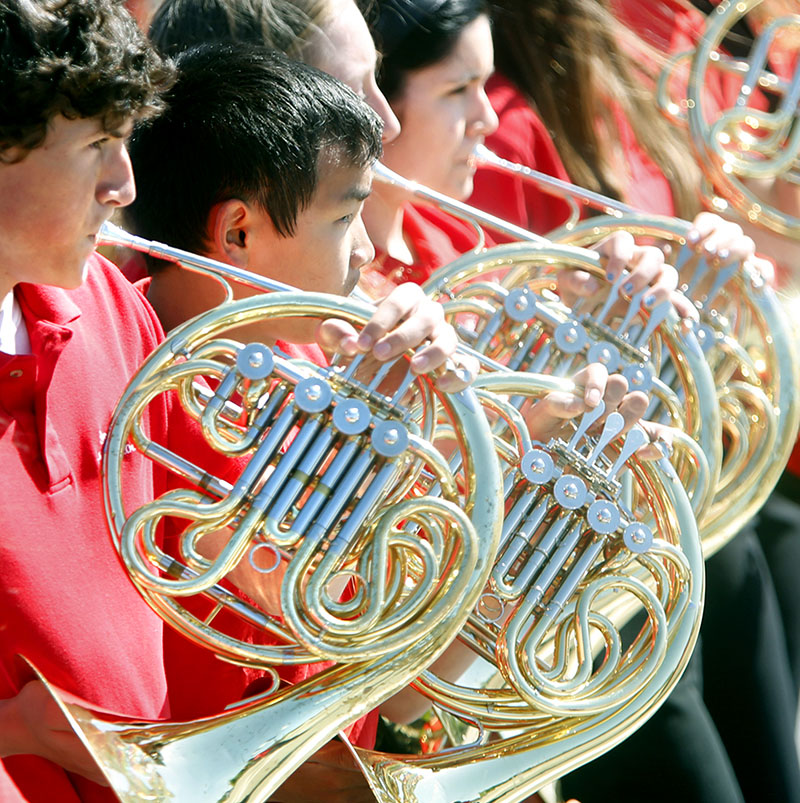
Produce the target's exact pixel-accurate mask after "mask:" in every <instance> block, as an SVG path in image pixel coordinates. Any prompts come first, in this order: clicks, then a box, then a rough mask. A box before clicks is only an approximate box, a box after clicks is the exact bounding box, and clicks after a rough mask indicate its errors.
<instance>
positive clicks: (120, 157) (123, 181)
mask: <svg viewBox="0 0 800 803" xmlns="http://www.w3.org/2000/svg"><path fill="white" fill-rule="evenodd" d="M95 194H96V197H97V200H98V202H99V203H101V204H104V205H107V206H127V205H128V204H130V203H133V200H134V198H136V184H135V183H134V180H133V168H132V167H131V160H130V157H129V156H128V149H127V148H126V147H125V142H124V140H122V139H120V140H118V141H113V142H112V143H110V147H109V148H108V150H107V151H106V153H105V156H104V159H103V165H102V169H101V173H100V177H99V178H98V182H97V189H96V193H95Z"/></svg>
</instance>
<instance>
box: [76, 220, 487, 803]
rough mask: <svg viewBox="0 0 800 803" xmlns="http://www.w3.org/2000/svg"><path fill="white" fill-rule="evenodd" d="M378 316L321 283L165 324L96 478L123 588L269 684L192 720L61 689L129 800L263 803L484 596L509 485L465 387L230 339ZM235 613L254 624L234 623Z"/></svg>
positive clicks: (426, 660)
mask: <svg viewBox="0 0 800 803" xmlns="http://www.w3.org/2000/svg"><path fill="white" fill-rule="evenodd" d="M106 236H109V235H108V234H107V235H106ZM134 244H141V243H134ZM156 246H157V244H152V248H155V247H156ZM147 247H148V248H150V247H151V246H147ZM158 248H163V246H158ZM178 253H179V252H174V253H173V254H172V256H175V255H176V254H178ZM187 259H188V257H187ZM196 261H197V262H198V263H200V262H202V265H201V267H202V268H203V269H204V270H212V271H213V270H216V269H217V266H215V265H214V264H212V262H211V261H210V260H202V258H197V260H196ZM220 269H221V270H223V274H222V275H223V279H224V280H225V281H227V280H228V278H230V277H228V276H226V274H225V269H224V266H222V268H220ZM233 272H235V271H233ZM233 278H234V279H237V280H238V277H237V276H234V277H233ZM252 283H255V284H257V283H258V277H252ZM371 313H372V309H371V308H370V307H368V306H365V305H361V304H358V303H356V302H353V301H350V300H347V299H341V298H336V297H332V296H325V295H323V294H313V293H300V292H285V291H282V292H273V293H271V294H260V295H258V296H255V297H251V298H247V299H243V300H240V301H235V302H231V303H229V304H226V305H224V306H222V307H220V308H218V309H215V310H211V311H210V312H207V313H205V314H203V315H201V316H198V317H197V318H195V319H193V320H192V321H189V322H187V323H186V324H184V325H183V326H181V327H179V328H178V329H176V330H174V331H173V332H172V333H171V335H170V337H169V338H168V340H167V341H166V342H165V343H164V344H162V345H161V346H160V347H159V348H158V349H157V350H156V351H155V352H154V353H153V354H152V355H151V357H150V358H149V359H148V361H147V362H146V363H145V364H144V365H143V366H142V368H141V369H140V370H139V371H138V372H137V374H136V376H135V377H134V379H133V380H132V382H131V384H130V386H129V387H128V389H127V390H126V392H125V393H124V395H123V397H122V399H121V400H120V402H119V405H118V407H117V410H116V412H115V415H114V418H113V421H112V424H111V427H110V429H109V435H108V438H107V441H106V444H105V447H104V457H103V481H104V496H105V505H106V513H107V518H108V522H109V527H110V530H111V534H112V540H113V542H114V544H115V546H116V548H117V549H118V550H119V552H120V554H121V556H122V558H123V562H124V564H125V567H126V569H127V571H128V573H129V575H130V577H131V579H132V581H133V582H134V584H135V585H136V586H137V588H138V589H139V591H140V592H141V594H142V596H143V597H144V599H145V600H146V601H147V602H148V604H150V605H151V606H152V607H153V608H154V609H155V610H156V612H157V613H159V614H160V615H161V616H162V617H163V618H164V619H165V620H166V621H167V622H168V623H169V624H171V625H172V626H174V627H176V628H177V629H178V630H179V631H180V632H182V633H183V634H184V635H186V636H187V637H189V638H191V639H193V640H195V641H196V642H197V643H199V644H201V645H202V646H205V647H208V648H209V649H212V650H213V651H214V652H215V653H216V654H217V655H218V656H220V657H221V658H223V659H225V660H229V661H232V662H234V663H240V664H248V665H251V666H257V667H262V668H264V669H266V670H267V674H268V675H270V676H271V677H272V679H273V681H274V682H273V687H272V688H271V689H270V690H269V691H268V692H266V693H265V694H264V695H262V696H261V697H260V698H259V699H253V700H251V701H245V702H244V703H243V704H242V705H241V706H238V707H236V708H235V709H233V710H231V711H229V712H227V713H224V714H220V715H218V716H214V717H209V718H205V719H202V720H198V721H195V722H188V723H131V722H124V721H116V720H110V719H109V717H108V716H107V715H102V714H94V713H92V712H91V711H87V710H83V709H80V708H77V707H75V706H73V705H72V704H71V703H64V707H65V710H66V711H67V712H68V714H69V716H70V717H71V719H72V721H73V723H74V724H75V725H76V727H77V730H78V732H79V734H80V735H81V738H83V740H84V742H85V743H86V745H87V746H88V747H89V749H90V751H91V752H92V753H93V755H94V756H95V758H96V760H97V761H98V764H99V765H100V767H101V768H102V770H103V771H104V773H105V775H106V777H107V779H108V781H109V783H110V784H111V786H112V788H113V789H114V791H115V792H116V794H117V796H118V797H119V799H120V800H122V801H124V802H125V803H128V801H131V802H132V801H141V800H170V801H176V802H177V801H186V803H189V802H190V801H191V803H197V802H198V801H209V802H211V801H222V800H225V801H252V802H253V803H255V801H263V800H265V799H266V798H267V797H268V796H269V795H270V794H271V793H272V792H273V791H274V790H275V789H276V788H278V787H279V786H280V785H281V783H282V782H283V781H284V780H285V779H286V778H287V777H288V776H289V775H290V774H291V773H292V772H293V771H294V769H296V767H297V766H298V765H299V764H301V763H302V762H303V761H304V760H305V759H306V758H307V757H308V756H309V755H311V754H312V753H313V752H315V751H316V750H317V749H318V748H319V747H321V746H322V745H323V744H324V743H326V742H327V741H328V740H330V739H331V738H332V737H333V736H335V734H336V733H337V732H338V731H339V730H340V729H341V728H342V727H344V726H346V725H348V724H349V723H351V722H353V721H354V720H355V719H357V718H358V717H360V716H362V715H364V714H365V713H367V712H368V711H370V710H371V709H372V708H374V707H375V706H376V705H378V704H379V703H380V702H381V701H383V700H384V699H385V698H387V697H388V696H390V695H392V694H393V693H394V692H396V691H398V690H400V689H402V688H403V687H405V686H406V685H407V684H408V682H409V681H410V680H412V679H413V678H414V677H415V676H417V675H418V674H419V672H420V671H421V670H422V669H424V668H425V667H426V666H427V665H429V664H430V662H431V661H432V660H433V659H434V658H435V657H436V656H437V655H439V654H440V653H441V652H442V651H443V650H444V649H445V648H446V647H447V645H448V644H449V642H450V641H452V639H453V637H454V636H455V635H456V634H457V632H459V630H460V629H461V627H462V626H463V623H464V621H465V619H466V617H467V615H468V613H469V610H470V609H471V608H472V607H473V606H474V604H475V603H476V601H477V599H478V596H479V594H480V590H481V589H482V588H483V586H484V585H485V583H486V581H487V579H488V573H489V571H490V570H491V567H492V562H493V556H494V554H495V552H496V549H497V544H498V538H499V534H500V527H501V523H502V489H501V485H500V471H499V466H498V461H497V458H496V455H495V451H494V443H493V437H492V435H491V433H490V430H489V428H488V424H487V421H486V418H485V416H484V414H483V411H482V407H481V405H480V404H479V403H478V401H477V398H476V397H475V395H474V393H473V392H472V391H464V392H462V393H458V394H445V393H441V392H439V391H438V390H437V389H436V388H435V386H434V385H433V384H432V382H431V381H430V380H429V379H427V378H425V377H421V376H416V375H414V374H412V373H411V371H410V369H409V368H408V364H407V361H408V359H409V357H410V356H412V355H405V356H403V357H401V358H400V359H399V360H397V361H395V362H394V363H393V364H385V365H384V366H382V367H380V368H375V367H374V366H367V365H364V364H363V362H364V361H363V358H356V359H354V360H352V361H351V362H349V363H348V364H334V365H331V366H330V367H327V368H319V367H317V366H315V365H313V364H311V363H309V362H308V361H306V360H302V359H292V358H290V357H289V356H288V355H286V354H284V353H283V352H282V351H281V350H280V349H279V348H277V347H275V346H267V345H266V344H264V343H261V342H257V341H256V342H249V343H243V342H241V338H242V337H246V334H247V327H248V325H255V324H258V325H259V326H260V327H263V326H264V324H265V321H266V320H269V321H270V322H271V323H273V324H274V323H275V322H276V321H278V320H281V321H282V322H284V323H285V322H286V321H287V320H291V321H294V322H296V321H297V320H299V319H303V320H306V321H307V320H308V319H312V320H313V319H315V318H320V319H321V318H329V317H337V318H340V319H344V320H347V321H349V322H351V323H353V324H354V325H355V326H356V327H358V326H360V325H363V323H365V322H366V320H368V318H369V317H370V315H371ZM390 372H394V373H393V374H392V376H391V377H390V378H387V377H388V374H389V373H390ZM168 396H174V397H177V398H179V399H180V400H181V404H182V407H183V409H184V411H185V413H186V415H187V417H188V418H189V419H194V421H195V422H196V426H197V429H198V437H199V433H200V431H202V436H203V439H204V440H205V442H206V444H207V445H208V446H209V447H210V448H213V449H214V450H215V451H216V452H217V453H218V454H219V455H222V456H223V458H224V461H225V465H227V466H230V468H231V470H230V471H227V470H226V471H225V475H224V476H222V475H221V474H220V473H218V472H219V471H220V469H218V470H217V472H215V473H212V474H210V473H208V470H207V466H206V465H204V463H203V462H202V461H200V460H198V458H197V456H195V453H194V451H193V452H192V454H191V455H180V454H176V453H175V452H173V451H172V449H171V448H170V444H169V443H157V442H155V441H153V440H152V439H151V438H150V436H149V434H148V433H149V425H148V420H149V416H151V415H159V414H160V412H159V411H162V410H163V409H164V402H165V398H166V397H168ZM442 422H446V424H447V426H448V428H449V431H450V432H451V433H454V437H450V438H449V439H448V454H446V455H445V454H443V453H441V452H440V451H439V450H438V448H437V447H436V445H435V444H434V443H433V438H434V437H435V434H436V427H437V426H443V424H442ZM132 451H136V452H137V453H138V455H137V456H135V457H134V456H132V455H131V454H130V452H132ZM201 453H202V450H199V452H198V454H201ZM223 458H220V459H219V460H217V459H215V460H214V463H213V464H214V465H215V466H218V465H220V464H221V463H222V461H223ZM456 458H457V460H456ZM132 459H150V460H152V461H153V462H154V463H155V464H156V465H157V466H158V467H159V469H158V470H160V469H163V470H164V471H165V472H166V474H167V475H168V476H169V477H171V478H172V479H173V482H170V483H168V487H172V489H171V490H167V491H166V492H165V493H163V494H161V495H160V496H159V497H158V498H156V499H155V500H145V501H143V500H140V499H135V498H131V496H130V489H128V488H127V487H126V479H125V478H126V470H125V466H126V465H127V463H128V462H129V461H130V460H132ZM451 460H452V461H454V462H455V463H457V465H458V469H457V471H456V472H454V471H453V470H451V468H450V466H449V464H448V462H449V461H451ZM220 534H222V535H223V536H224V538H223V541H222V543H221V544H220V543H219V541H218V540H217V539H218V536H219V535H220ZM207 539H211V540H210V542H209V541H208V540H207ZM209 543H210V544H211V546H209V545H208V544H209ZM241 589H243V591H242V590H241ZM223 609H225V610H226V612H227V615H226V616H220V615H219V614H220V612H221V611H222V610H223ZM232 622H233V623H235V626H234V627H232V626H231V623H232ZM242 625H244V626H246V628H247V629H248V631H252V632H256V633H260V634H261V635H260V637H256V638H248V637H241V626H242ZM245 635H246V634H245ZM319 660H329V661H331V662H333V664H332V665H331V666H330V667H329V668H327V669H324V670H323V671H321V672H320V673H319V674H317V675H314V676H313V677H310V678H308V679H307V680H304V681H302V682H300V683H298V684H297V685H295V686H292V687H289V688H279V687H278V686H279V684H278V679H277V674H276V672H275V667H277V666H280V665H283V664H297V663H310V662H315V661H319Z"/></svg>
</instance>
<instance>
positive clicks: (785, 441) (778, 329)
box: [477, 148, 800, 555]
mask: <svg viewBox="0 0 800 803" xmlns="http://www.w3.org/2000/svg"><path fill="white" fill-rule="evenodd" d="M477 156H478V159H479V160H480V161H481V162H482V163H484V164H487V165H490V166H492V167H493V168H495V169H499V170H504V171H507V172H512V173H513V174H514V175H517V176H519V177H520V178H522V179H524V180H527V181H532V182H534V183H535V184H536V185H537V186H539V187H540V188H542V189H544V190H545V191H547V192H550V193H552V194H555V195H558V196H559V197H570V198H576V199H578V200H579V201H581V202H582V203H583V204H586V205H588V206H590V207H592V208H594V209H599V210H601V211H604V212H606V213H607V214H606V215H605V216H601V217H593V218H590V219H587V220H585V221H582V222H577V221H576V220H575V219H574V218H573V219H572V220H570V221H567V223H565V224H564V225H563V226H562V227H561V228H560V229H557V230H555V231H553V232H551V233H550V236H551V237H552V238H553V240H554V241H555V242H558V243H562V244H565V245H570V246H579V247H586V246H588V245H590V244H592V243H595V242H597V241H599V240H600V239H602V238H603V237H605V236H607V235H608V234H610V233H612V232H613V231H616V230H623V231H627V232H630V233H631V234H633V235H634V236H637V237H642V238H645V239H646V240H647V241H650V242H652V241H653V240H656V241H661V242H664V243H666V244H668V245H670V246H671V248H672V249H673V261H674V265H675V267H676V268H677V269H678V271H679V275H680V278H681V285H680V289H681V290H682V291H683V292H684V293H685V294H686V295H687V296H688V297H689V298H691V299H692V301H693V302H694V303H695V305H696V306H697V308H698V310H699V312H700V317H701V323H700V327H699V329H698V331H697V335H698V339H699V341H700V343H701V346H702V349H703V352H704V353H705V355H706V359H707V360H708V361H709V363H710V365H711V367H712V370H713V376H714V384H715V386H716V394H717V396H718V400H719V405H720V409H721V411H722V423H723V429H724V441H725V444H726V450H725V458H724V463H723V465H722V468H721V473H720V475H719V478H718V481H717V482H716V484H715V487H714V488H713V489H712V493H713V497H714V498H713V501H712V503H711V505H710V507H709V508H708V510H707V512H706V513H704V514H702V515H701V517H700V522H699V524H700V532H701V537H702V540H703V548H704V550H705V552H706V554H707V555H711V554H713V553H714V552H715V551H716V550H717V549H719V548H720V547H721V546H722V545H723V544H724V543H725V542H726V541H727V540H728V539H730V538H732V537H733V536H734V535H735V534H736V533H737V532H738V531H739V530H740V529H741V527H742V525H743V524H744V523H745V522H746V521H747V520H748V519H749V518H750V517H751V516H752V515H753V514H754V513H755V512H756V511H757V510H758V509H759V508H760V507H761V505H762V504H763V503H764V502H765V501H766V499H767V497H768V496H769V494H770V493H771V491H772V489H773V488H774V486H775V483H776V482H777V481H778V479H779V477H780V474H781V472H782V471H783V468H784V466H785V464H786V461H787V460H788V458H789V454H790V452H791V449H792V445H793V444H794V440H795V437H796V433H797V428H798V423H799V422H800V409H798V401H797V388H798V387H800V386H799V385H798V382H799V381H800V376H799V374H798V361H797V336H796V334H795V331H794V327H793V325H792V323H791V321H790V320H789V318H788V315H787V312H786V310H785V309H784V307H783V305H782V303H781V302H780V300H779V299H778V297H777V296H776V294H775V293H774V291H773V290H772V289H771V288H770V287H768V286H767V285H766V284H765V282H764V281H763V280H762V279H761V277H760V276H759V275H758V274H757V273H756V272H755V271H754V269H752V268H751V266H750V265H749V264H731V265H727V266H725V267H719V266H716V265H713V264H709V262H708V260H706V259H705V258H704V256H703V255H702V254H701V253H698V252H697V250H696V249H694V248H692V247H691V245H690V244H689V242H688V241H687V238H686V234H687V232H688V230H689V228H690V225H691V224H690V223H688V222H687V221H683V220H679V219H677V218H669V217H663V216H655V215H644V214H643V213H641V212H638V211H636V210H635V209H633V208H632V207H630V206H628V205H627V204H624V203H621V202H620V201H617V200H615V199H613V198H607V197H606V196H603V195H600V194H598V193H594V192H591V191H589V190H585V189H583V188H580V187H575V186H574V185H572V184H569V183H567V182H564V181H560V180H559V179H555V178H553V177H551V176H547V175H545V174H542V173H540V172H539V171H536V170H531V169H530V168H528V167H526V166H524V165H516V164H514V163H512V162H509V161H508V160H505V159H500V158H499V157H497V156H496V155H494V154H492V153H491V151H489V150H488V149H487V148H480V149H479V150H478V153H477ZM692 434H694V433H692ZM695 437H697V436H696V435H695ZM720 447H721V444H720Z"/></svg>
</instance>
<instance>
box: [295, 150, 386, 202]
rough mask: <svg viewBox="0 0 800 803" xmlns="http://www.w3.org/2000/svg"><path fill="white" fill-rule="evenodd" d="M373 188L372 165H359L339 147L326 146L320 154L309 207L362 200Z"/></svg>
mask: <svg viewBox="0 0 800 803" xmlns="http://www.w3.org/2000/svg"><path fill="white" fill-rule="evenodd" d="M371 187H372V167H371V166H369V165H368V166H365V167H359V166H358V165H356V164H354V163H353V160H352V159H351V158H350V157H349V156H348V155H347V153H346V152H343V151H342V150H341V149H340V148H327V149H325V150H324V151H323V152H322V153H321V154H320V157H319V163H318V167H317V189H316V191H315V192H314V197H313V198H312V200H311V204H310V206H333V205H337V204H341V203H344V202H347V201H359V200H363V198H364V197H365V196H366V195H367V194H368V193H369V191H370V189H371Z"/></svg>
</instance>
